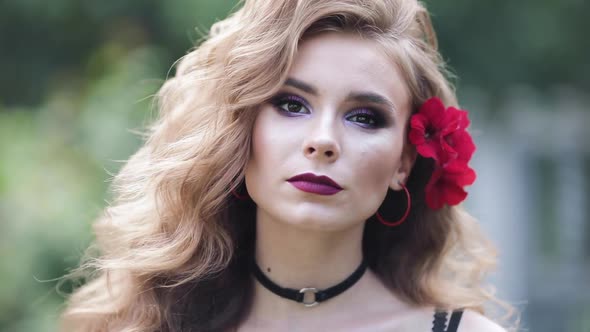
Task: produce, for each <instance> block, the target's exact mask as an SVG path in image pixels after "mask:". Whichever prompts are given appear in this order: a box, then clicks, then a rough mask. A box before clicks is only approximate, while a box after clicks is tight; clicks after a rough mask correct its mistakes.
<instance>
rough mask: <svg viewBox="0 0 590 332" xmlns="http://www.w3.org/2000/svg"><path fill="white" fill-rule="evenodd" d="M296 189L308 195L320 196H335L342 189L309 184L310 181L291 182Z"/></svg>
mask: <svg viewBox="0 0 590 332" xmlns="http://www.w3.org/2000/svg"><path fill="white" fill-rule="evenodd" d="M289 183H291V184H292V185H293V186H294V187H295V188H297V189H299V190H301V191H305V192H307V193H312V194H318V195H334V194H336V193H338V192H339V191H341V190H342V189H339V188H335V187H332V186H328V185H326V184H322V183H315V182H308V181H289Z"/></svg>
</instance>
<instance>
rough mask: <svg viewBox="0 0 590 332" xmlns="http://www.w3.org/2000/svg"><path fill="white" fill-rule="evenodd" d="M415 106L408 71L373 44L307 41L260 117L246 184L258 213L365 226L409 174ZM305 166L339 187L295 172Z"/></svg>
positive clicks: (335, 36)
mask: <svg viewBox="0 0 590 332" xmlns="http://www.w3.org/2000/svg"><path fill="white" fill-rule="evenodd" d="M409 113H410V96H409V93H408V91H407V87H406V85H405V83H404V81H403V79H402V76H401V75H400V73H399V71H398V69H397V67H396V65H395V64H394V62H393V61H391V59H388V58H387V57H386V56H385V55H384V54H382V53H381V52H380V48H379V47H377V45H376V44H375V43H374V42H372V41H369V40H363V39H361V38H359V37H356V36H353V35H349V34H344V33H326V34H321V35H319V36H316V37H314V38H311V39H308V40H306V41H304V42H303V43H301V45H300V46H299V50H298V53H297V55H296V57H295V61H294V64H293V66H292V69H291V70H290V72H289V75H288V80H287V81H286V83H285V84H284V86H282V87H281V89H280V91H279V93H278V94H277V95H275V96H274V97H273V98H272V99H271V100H270V101H269V102H267V103H265V104H263V105H261V107H260V110H259V114H258V116H257V118H256V121H255V124H254V129H253V133H252V134H253V136H252V151H251V158H250V160H249V163H248V165H247V167H246V186H247V188H248V193H249V194H250V196H251V197H252V199H253V200H254V202H255V203H256V204H257V206H258V209H257V213H258V214H259V215H260V214H263V215H265V216H266V217H269V218H272V219H274V220H278V221H280V222H285V223H289V224H292V225H294V226H297V227H303V228H309V229H316V230H342V229H346V228H349V227H352V226H355V225H359V224H360V223H363V222H364V221H365V220H366V219H367V218H369V217H370V216H371V215H373V214H374V213H375V212H376V211H377V209H378V207H379V205H380V204H381V203H382V202H383V199H384V198H385V195H386V193H387V189H388V187H390V188H392V189H393V190H399V189H400V186H399V185H398V180H399V181H402V182H403V181H404V180H405V179H406V178H407V177H408V175H409V170H410V169H411V167H412V164H413V161H414V157H413V156H414V152H413V149H412V148H411V147H409V146H406V145H405V139H404V135H405V129H404V127H405V126H406V123H407V119H408V116H409ZM304 173H312V174H314V175H316V176H326V177H329V178H330V179H332V180H333V181H334V182H336V183H337V186H336V187H334V186H333V185H332V186H328V185H325V184H317V183H313V181H314V179H313V177H312V178H311V179H310V178H305V177H303V178H299V179H293V177H295V176H297V175H300V174H304ZM316 180H317V179H316ZM309 181H311V183H310V182H309ZM320 182H321V180H320ZM400 204H405V202H400Z"/></svg>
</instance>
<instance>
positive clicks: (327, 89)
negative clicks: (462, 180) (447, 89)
mask: <svg viewBox="0 0 590 332" xmlns="http://www.w3.org/2000/svg"><path fill="white" fill-rule="evenodd" d="M288 76H289V80H288V81H287V83H286V84H285V86H283V87H282V88H281V91H280V93H281V98H282V99H281V98H278V99H276V100H273V102H269V103H266V104H264V105H262V106H261V108H260V113H259V115H258V117H257V119H256V123H255V126H254V130H253V139H252V156H251V160H250V162H249V163H248V165H247V167H246V186H247V188H248V192H249V195H250V197H251V198H252V200H253V201H254V202H255V203H256V204H257V219H256V227H257V235H256V236H257V237H256V241H257V242H256V261H257V263H258V265H259V266H260V268H261V269H262V270H263V272H264V273H265V274H266V275H267V276H268V277H269V278H270V279H271V280H273V281H274V282H275V283H277V284H278V285H280V286H282V287H289V288H295V289H300V288H303V287H317V288H320V289H323V288H327V287H330V286H333V285H335V284H337V283H339V282H341V281H342V280H344V279H345V278H346V277H348V276H349V275H350V274H351V273H352V271H354V270H355V269H356V267H357V266H358V265H359V263H360V262H361V257H362V247H361V245H362V235H363V228H364V224H365V221H366V220H367V219H368V218H369V217H370V216H371V215H373V214H374V213H375V212H376V211H377V209H378V207H379V206H380V205H381V203H382V202H383V200H384V198H385V195H386V192H387V189H388V188H389V189H392V190H401V186H400V184H399V183H400V182H401V183H404V182H405V181H406V180H407V178H408V176H409V174H410V171H411V168H412V166H413V163H414V161H415V158H416V155H415V151H414V150H413V149H412V148H411V146H409V145H408V144H407V142H406V141H405V139H404V137H405V135H406V131H405V129H404V128H405V125H406V123H407V120H408V117H409V115H410V95H409V92H408V89H407V87H406V86H405V84H404V83H403V82H404V80H403V79H402V76H401V74H400V73H399V70H398V69H397V67H396V66H395V65H394V64H393V62H392V61H391V59H388V58H387V57H386V55H385V54H383V53H381V52H380V51H379V48H377V47H376V46H375V44H374V42H372V41H369V40H363V39H361V38H359V37H356V36H353V35H349V34H343V33H327V34H322V35H319V36H316V37H313V38H311V39H309V40H306V41H304V42H302V43H301V45H300V47H299V50H298V53H297V55H296V58H295V61H294V64H293V66H292V68H291V70H290V72H289V75H288ZM292 96H296V97H295V98H294V97H292ZM359 96H361V97H359ZM367 96H369V97H370V98H368V97H367ZM376 97H378V98H376ZM359 110H360V112H359ZM305 172H312V173H314V174H316V175H326V176H329V177H330V178H332V179H333V180H335V181H336V182H338V184H340V186H341V187H342V188H343V190H342V191H340V192H338V193H337V194H334V195H328V196H324V195H318V194H313V193H307V192H304V191H301V190H299V189H297V188H295V187H294V186H293V185H292V184H291V183H289V182H287V181H286V180H287V179H288V178H290V177H292V176H295V175H297V174H301V173H305ZM433 310H434V309H433V308H427V307H423V308H422V307H413V306H410V305H408V304H406V303H404V302H402V301H401V300H399V299H398V298H397V297H396V296H395V295H394V294H393V293H392V292H391V291H389V290H388V289H386V288H385V286H384V285H383V284H382V283H381V281H380V280H379V279H378V278H377V276H376V275H375V274H374V273H373V272H372V271H371V270H369V269H368V270H367V271H366V273H365V274H364V275H363V277H362V278H361V279H360V280H359V281H358V282H357V283H356V284H354V285H353V286H352V287H351V288H350V289H348V290H347V291H345V292H344V293H342V294H340V295H338V296H336V297H334V298H332V299H330V300H328V301H326V302H323V303H321V304H320V305H318V306H316V307H312V308H307V307H304V306H303V305H302V304H300V303H296V302H293V301H291V300H288V299H284V298H281V297H279V296H277V295H275V294H274V293H271V292H270V291H268V290H267V289H266V288H264V287H263V286H261V285H260V284H259V283H255V288H254V298H253V304H252V307H251V311H250V313H249V315H248V317H247V318H246V320H245V322H244V323H243V324H242V325H241V326H240V327H239V331H399V332H410V331H411V332H415V331H425V332H427V331H431V328H432V315H433ZM459 331H462V332H465V331H482V332H497V331H504V330H503V329H501V328H500V327H498V326H497V325H496V324H495V323H493V322H491V321H490V320H488V319H487V318H485V317H483V316H481V315H480V314H478V313H475V312H473V311H469V310H467V311H466V312H465V314H464V316H463V319H462V322H461V324H460V328H459Z"/></svg>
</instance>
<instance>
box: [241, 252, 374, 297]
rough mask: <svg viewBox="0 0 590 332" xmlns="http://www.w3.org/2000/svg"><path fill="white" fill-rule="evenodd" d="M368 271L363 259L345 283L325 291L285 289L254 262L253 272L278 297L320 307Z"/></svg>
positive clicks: (311, 288) (310, 288)
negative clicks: (269, 277)
mask: <svg viewBox="0 0 590 332" xmlns="http://www.w3.org/2000/svg"><path fill="white" fill-rule="evenodd" d="M366 269H367V263H366V262H365V260H364V259H363V261H362V262H361V265H359V267H357V269H356V270H355V271H354V272H353V273H352V274H351V275H350V276H349V277H348V278H346V279H344V281H342V282H341V283H339V284H337V285H335V286H332V287H330V288H326V289H323V290H320V289H317V288H313V287H306V288H301V289H293V288H283V287H281V286H279V285H277V284H275V283H274V282H272V280H270V279H268V277H267V276H266V275H264V273H263V272H262V271H261V270H260V267H258V264H256V262H255V261H254V260H253V261H252V272H253V273H254V276H255V277H256V279H258V281H259V282H260V284H262V286H264V287H266V289H268V290H269V291H271V292H273V293H275V294H277V295H278V296H281V297H284V298H287V299H289V300H293V301H295V302H299V303H303V305H305V306H306V307H313V306H315V305H318V304H319V303H320V302H323V301H326V300H329V299H331V298H333V297H334V296H336V295H339V294H340V293H342V292H344V291H345V290H347V289H349V288H350V287H351V286H352V285H354V284H355V283H356V282H357V281H359V279H360V278H361V277H362V276H363V274H364V273H365V270H366Z"/></svg>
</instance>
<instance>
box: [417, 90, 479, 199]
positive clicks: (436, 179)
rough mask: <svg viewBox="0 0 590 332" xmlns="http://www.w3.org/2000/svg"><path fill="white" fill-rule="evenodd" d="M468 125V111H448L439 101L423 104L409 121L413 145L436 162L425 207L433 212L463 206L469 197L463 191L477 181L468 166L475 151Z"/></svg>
mask: <svg viewBox="0 0 590 332" xmlns="http://www.w3.org/2000/svg"><path fill="white" fill-rule="evenodd" d="M469 124H470V122H469V118H468V117H467V111H464V110H460V109H457V108H455V107H449V108H446V107H445V105H444V104H443V103H442V101H441V100H440V99H439V98H437V97H432V98H430V99H428V100H427V101H426V102H424V104H422V107H420V110H419V111H418V113H416V114H414V115H412V117H411V119H410V133H409V139H410V142H411V143H412V144H414V145H415V146H416V150H417V151H418V153H419V154H420V155H421V156H422V157H425V158H432V159H434V161H435V167H434V171H433V173H432V176H431V178H430V180H429V181H428V184H427V185H426V204H427V205H428V207H430V208H431V209H434V210H437V209H440V208H441V207H443V205H444V204H448V205H456V204H459V203H461V202H462V201H463V200H464V199H465V198H466V197H467V193H466V192H465V190H463V187H464V186H467V185H470V184H472V183H473V182H474V181H475V177H476V175H475V171H474V170H473V169H471V168H470V167H469V166H468V165H467V164H468V163H469V160H470V159H471V156H472V155H473V152H474V151H475V144H474V143H473V139H472V138H471V135H469V133H468V132H467V130H466V129H467V127H468V126H469Z"/></svg>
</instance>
